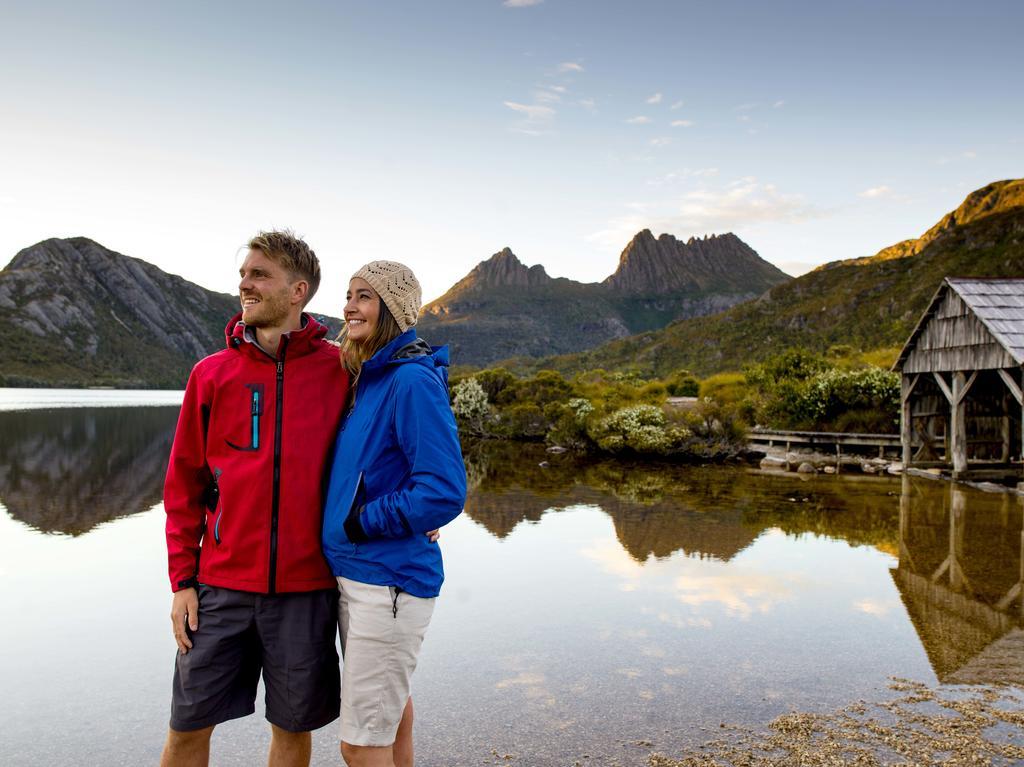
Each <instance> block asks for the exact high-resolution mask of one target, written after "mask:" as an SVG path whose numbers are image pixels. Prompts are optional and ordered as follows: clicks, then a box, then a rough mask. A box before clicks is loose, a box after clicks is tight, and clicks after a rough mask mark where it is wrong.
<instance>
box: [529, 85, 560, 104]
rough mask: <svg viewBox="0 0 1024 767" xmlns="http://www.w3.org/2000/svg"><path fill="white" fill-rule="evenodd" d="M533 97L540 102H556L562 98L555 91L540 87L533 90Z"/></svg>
mask: <svg viewBox="0 0 1024 767" xmlns="http://www.w3.org/2000/svg"><path fill="white" fill-rule="evenodd" d="M533 99H534V101H539V102H540V103H542V104H556V103H558V102H559V101H561V100H562V97H561V95H559V94H558V93H557V92H554V91H550V90H547V89H546V88H541V89H540V90H536V91H534V92H533Z"/></svg>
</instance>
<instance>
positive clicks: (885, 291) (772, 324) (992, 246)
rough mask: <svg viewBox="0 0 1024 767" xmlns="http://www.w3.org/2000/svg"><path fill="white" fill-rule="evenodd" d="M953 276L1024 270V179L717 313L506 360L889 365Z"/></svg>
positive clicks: (645, 369) (558, 366) (992, 187)
mask: <svg viewBox="0 0 1024 767" xmlns="http://www.w3.org/2000/svg"><path fill="white" fill-rule="evenodd" d="M947 276H952V277H1021V276H1024V180H1022V179H1016V180H1010V181H999V182H996V183H993V184H989V185H988V186H986V187H984V188H982V189H979V190H977V191H975V192H972V193H971V194H970V195H968V197H967V199H966V200H965V201H964V203H963V204H962V205H961V206H960V207H959V208H957V209H956V210H955V211H953V212H952V213H949V214H947V215H946V216H944V217H943V218H942V220H941V221H939V223H938V224H936V225H935V226H934V227H932V228H931V229H929V230H928V231H927V232H926V233H925V234H924V235H922V236H921V237H920V238H918V239H916V240H906V241H904V242H901V243H898V244H896V245H894V246H891V247H889V248H885V249H884V250H882V251H880V252H879V253H877V254H876V255H874V256H871V257H869V258H859V259H851V260H848V261H837V262H834V263H831V264H826V265H824V266H821V267H819V268H818V269H816V270H814V271H813V272H810V273H809V274H805V275H803V276H801V277H798V278H796V279H793V280H791V281H789V282H786V283H784V284H781V285H778V286H776V287H774V288H772V289H771V290H770V291H768V292H767V293H766V294H765V295H763V296H762V297H760V298H758V299H755V300H753V301H748V302H746V303H743V304H740V305H738V306H735V307H733V308H731V309H729V310H727V311H724V312H721V313H719V314H714V315H711V316H707V317H697V318H694V319H687V320H682V321H679V322H676V323H673V324H671V325H669V326H668V327H666V328H664V329H662V330H659V331H654V332H649V333H642V334H639V335H634V336H631V337H629V338H624V339H620V340H616V341H613V342H611V343H607V344H604V345H603V346H600V347H597V348H595V349H593V350H590V351H587V352H583V353H580V354H572V355H562V356H555V357H546V358H544V359H541V360H527V359H523V358H518V359H515V360H511V361H509V362H508V363H506V365H507V366H508V367H510V368H513V369H516V370H519V371H523V372H528V371H532V370H539V369H544V368H549V369H554V370H559V371H562V372H565V373H571V372H577V371H580V370H592V369H596V368H605V369H616V370H624V369H628V370H636V371H637V372H639V373H641V374H644V375H656V376H665V375H667V374H668V373H670V372H672V371H674V370H678V369H680V368H684V369H688V370H690V371H692V372H694V373H695V374H697V375H699V376H702V377H703V376H707V375H710V374H713V373H716V372H721V371H726V370H739V369H741V368H742V367H743V366H744V365H746V364H748V363H750V362H757V361H760V360H763V359H765V358H766V357H768V356H771V355H774V354H778V353H779V352H781V351H784V350H786V349H792V348H805V349H810V350H813V351H819V352H825V351H826V350H828V349H829V348H830V347H834V346H849V347H852V348H853V350H854V351H858V352H862V353H867V354H869V356H870V358H871V359H873V360H874V361H876V362H878V363H879V364H889V363H891V362H892V361H893V360H895V358H896V355H897V353H898V351H899V349H900V348H901V347H902V345H903V343H904V342H905V341H906V339H907V337H908V336H909V335H910V332H911V330H913V328H914V325H915V323H916V322H917V320H918V318H919V317H920V315H921V314H922V312H923V311H924V310H925V308H926V307H927V304H928V302H929V300H930V299H931V297H932V295H933V294H934V292H935V290H936V289H937V288H938V286H939V283H940V282H941V281H942V279H943V278H944V277H947Z"/></svg>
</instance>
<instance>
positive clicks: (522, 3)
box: [502, 0, 544, 8]
mask: <svg viewBox="0 0 1024 767" xmlns="http://www.w3.org/2000/svg"><path fill="white" fill-rule="evenodd" d="M543 2H544V0H504V2H503V3H502V5H504V6H505V7H506V8H528V7H529V6H531V5H540V4H541V3H543Z"/></svg>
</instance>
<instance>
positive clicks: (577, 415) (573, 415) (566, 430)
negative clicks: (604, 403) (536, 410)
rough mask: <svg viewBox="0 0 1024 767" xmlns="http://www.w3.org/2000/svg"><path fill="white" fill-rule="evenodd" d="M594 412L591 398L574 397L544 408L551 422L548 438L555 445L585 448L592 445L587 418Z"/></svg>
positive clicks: (576, 448) (577, 448)
mask: <svg viewBox="0 0 1024 767" xmlns="http://www.w3.org/2000/svg"><path fill="white" fill-rule="evenodd" d="M593 412H594V406H593V405H592V404H590V400H587V399H583V398H582V397H574V398H573V399H571V400H569V401H568V402H567V403H565V404H561V403H552V404H551V405H548V407H547V408H545V409H544V414H545V415H546V416H547V417H548V420H549V421H550V422H551V424H552V425H551V428H550V429H549V430H548V434H547V440H548V442H551V443H552V444H555V445H561V446H562V447H568V448H573V449H575V450H585V449H586V448H588V447H590V446H592V444H593V443H592V441H591V439H590V437H589V436H588V434H587V420H588V419H589V418H590V416H591V414H592V413H593Z"/></svg>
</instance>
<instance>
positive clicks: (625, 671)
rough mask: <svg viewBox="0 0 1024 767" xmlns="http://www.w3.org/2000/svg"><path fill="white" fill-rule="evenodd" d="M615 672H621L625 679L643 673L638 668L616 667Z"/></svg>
mask: <svg viewBox="0 0 1024 767" xmlns="http://www.w3.org/2000/svg"><path fill="white" fill-rule="evenodd" d="M615 673H616V674H622V675H623V676H624V677H626V678H627V679H636V678H637V677H639V676H642V675H643V673H644V672H643V671H641V670H640V669H638V668H617V669H615Z"/></svg>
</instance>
